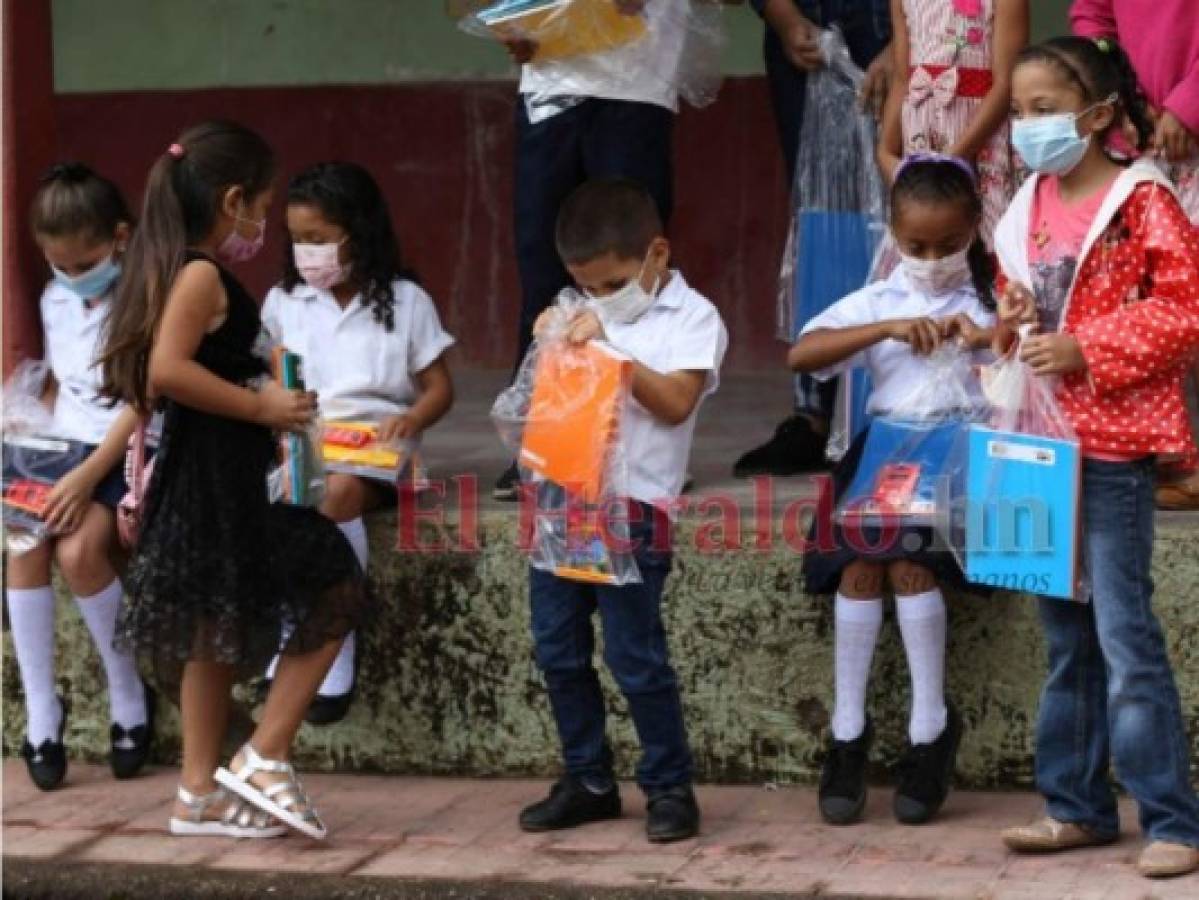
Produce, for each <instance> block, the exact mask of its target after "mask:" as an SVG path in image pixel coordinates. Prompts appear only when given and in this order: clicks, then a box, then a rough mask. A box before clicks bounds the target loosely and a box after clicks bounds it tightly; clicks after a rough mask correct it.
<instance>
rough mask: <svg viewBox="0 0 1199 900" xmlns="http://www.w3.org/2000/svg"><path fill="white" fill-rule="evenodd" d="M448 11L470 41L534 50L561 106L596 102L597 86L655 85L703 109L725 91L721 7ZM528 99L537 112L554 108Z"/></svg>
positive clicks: (685, 3)
mask: <svg viewBox="0 0 1199 900" xmlns="http://www.w3.org/2000/svg"><path fill="white" fill-rule="evenodd" d="M446 9H447V12H448V13H449V15H450V16H451V17H452V18H454V19H456V20H457V21H458V26H459V27H460V28H461V29H462V30H464V31H466V32H467V33H469V34H474V35H478V36H481V37H488V38H491V39H493V40H499V41H503V42H505V43H508V42H528V43H529V44H530V50H531V52H532V54H533V55H532V57H531V59H530V62H532V63H534V64H536V65H537V71H538V73H539V74H540V75H542V76H543V77H544V79H545V80H546V81H547V82H549V83H552V84H553V86H554V87H553V94H554V97H556V98H561V97H569V96H588V95H589V94H590V93H591V92H592V91H594V85H595V84H596V83H602V84H604V85H605V86H607V87H608V88H609V89H610V90H612V91H616V92H618V93H627V92H628V91H630V90H632V89H634V88H640V89H641V90H644V89H645V87H646V82H647V81H648V82H651V83H652V84H653V86H654V87H655V88H662V89H670V90H672V91H673V90H677V91H678V94H679V96H681V97H682V98H683V99H684V100H686V101H687V102H688V103H690V104H691V105H692V106H695V107H703V106H707V105H708V104H709V103H711V102H712V101H713V100H715V99H716V94H717V93H718V92H719V90H720V84H721V81H722V67H721V61H722V60H721V57H722V54H723V51H724V46H725V43H726V42H727V38H726V34H725V28H724V18H723V8H722V5H721V3H720V2H718V0H491V2H479V0H474V2H472V0H449V2H448V3H447V4H446ZM526 99H527V101H528V102H529V104H530V108H531V109H532V110H536V109H538V108H539V107H540V106H542V105H545V106H547V107H549V106H553V105H554V104H549V103H547V102H546V101H548V100H549V99H550V98H548V97H538V96H537V95H536V94H529V95H527V97H526ZM530 119H531V120H532V121H538V120H539V118H538V116H537V115H536V114H532V115H530Z"/></svg>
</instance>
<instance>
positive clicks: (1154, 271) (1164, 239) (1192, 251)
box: [1074, 185, 1199, 395]
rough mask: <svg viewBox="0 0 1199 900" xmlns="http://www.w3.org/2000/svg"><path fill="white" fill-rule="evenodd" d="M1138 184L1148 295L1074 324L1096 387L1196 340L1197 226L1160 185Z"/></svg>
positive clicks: (1147, 373)
mask: <svg viewBox="0 0 1199 900" xmlns="http://www.w3.org/2000/svg"><path fill="white" fill-rule="evenodd" d="M1137 191H1138V193H1141V195H1142V196H1141V198H1140V210H1139V216H1138V218H1139V219H1140V223H1139V224H1140V227H1139V228H1137V229H1135V231H1136V232H1139V234H1140V236H1141V243H1142V247H1143V250H1144V253H1145V270H1146V274H1147V275H1148V281H1149V284H1151V285H1152V296H1149V297H1146V298H1145V299H1143V300H1139V301H1137V302H1135V303H1130V304H1128V305H1125V306H1121V307H1120V308H1119V309H1117V310H1116V311H1114V312H1111V313H1108V314H1107V315H1105V316H1099V317H1097V318H1093V319H1090V320H1089V321H1087V322H1084V323H1083V324H1081V325H1080V326H1078V327H1077V328H1076V329H1074V336H1075V338H1076V339H1077V340H1078V344H1079V347H1080V349H1081V350H1082V355H1083V357H1084V358H1085V359H1086V361H1087V368H1088V369H1089V370H1090V375H1091V379H1092V383H1093V384H1094V386H1095V392H1096V393H1097V394H1100V395H1103V394H1107V393H1110V392H1112V391H1118V390H1120V389H1122V388H1126V387H1130V386H1132V385H1134V384H1138V383H1140V382H1142V381H1145V380H1146V379H1149V378H1154V377H1156V376H1157V375H1158V374H1159V373H1160V372H1161V371H1162V370H1163V369H1166V368H1169V367H1171V366H1175V365H1178V364H1179V363H1181V362H1183V361H1185V360H1187V359H1190V358H1192V356H1193V355H1194V352H1195V348H1196V347H1199V262H1197V260H1199V231H1196V230H1195V229H1194V228H1193V227H1192V226H1191V223H1190V221H1189V220H1188V219H1187V217H1186V213H1184V212H1183V211H1182V207H1180V206H1179V205H1178V201H1177V200H1175V199H1174V196H1173V194H1171V193H1169V192H1168V191H1167V190H1166V189H1165V188H1163V187H1161V186H1159V185H1151V186H1148V187H1141V188H1138V189H1137ZM1134 196H1135V195H1134Z"/></svg>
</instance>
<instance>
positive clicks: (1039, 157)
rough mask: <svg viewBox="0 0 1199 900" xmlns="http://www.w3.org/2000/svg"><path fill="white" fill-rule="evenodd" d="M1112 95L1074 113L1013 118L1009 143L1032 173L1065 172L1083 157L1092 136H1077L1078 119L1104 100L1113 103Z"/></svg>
mask: <svg viewBox="0 0 1199 900" xmlns="http://www.w3.org/2000/svg"><path fill="white" fill-rule="evenodd" d="M1116 99H1117V98H1116V96H1115V95H1114V94H1113V95H1112V96H1110V97H1108V98H1107V99H1105V100H1100V101H1099V102H1098V103H1092V104H1091V105H1090V106H1088V107H1087V108H1086V109H1084V110H1082V111H1081V112H1076V113H1059V114H1058V115H1055V116H1038V117H1037V118H1032V119H1016V120H1015V121H1014V122H1012V146H1013V147H1015V148H1016V152H1017V153H1019V154H1020V158H1021V159H1022V160H1024V164H1025V165H1026V166H1028V167H1029V168H1030V169H1032V170H1033V171H1034V172H1040V173H1041V174H1043V175H1066V174H1068V173H1069V172H1071V171H1072V170H1073V169H1074V167H1075V166H1077V165H1078V164H1079V163H1080V162H1082V158H1083V157H1084V156H1086V153H1087V147H1089V146H1091V135H1090V133H1088V134H1087V136H1086V137H1079V135H1078V126H1077V122H1078V120H1079V119H1081V118H1082V117H1083V116H1085V115H1086V114H1087V113H1089V112H1090V111H1091V110H1093V109H1094V108H1095V107H1097V106H1102V105H1103V104H1105V103H1115V102H1116Z"/></svg>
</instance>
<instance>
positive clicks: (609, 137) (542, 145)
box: [513, 97, 674, 367]
mask: <svg viewBox="0 0 1199 900" xmlns="http://www.w3.org/2000/svg"><path fill="white" fill-rule="evenodd" d="M673 133H674V113H672V112H671V111H670V110H668V109H666V108H665V107H662V106H656V105H654V104H650V103H634V102H631V101H627V100H598V99H594V98H591V99H586V100H583V101H582V102H581V103H579V104H577V105H575V106H572V107H570V108H569V109H566V110H563V111H562V112H559V113H558V114H556V115H553V116H550V118H548V119H544V120H542V121H541V122H538V123H537V124H532V123H530V122H529V117H528V114H527V113H526V110H525V103H524V98H523V97H518V98H517V100H516V188H515V190H516V194H515V197H514V201H513V205H514V212H515V236H516V262H517V267H518V268H519V271H520V284H521V310H520V331H519V335H518V341H517V342H518V346H517V353H516V366H518V367H519V366H520V363H521V360H523V359H524V356H525V352H526V351H527V350H528V349H529V343H530V341H531V340H532V335H533V323H534V322H535V321H536V320H537V317H538V316H539V315H540V314H541V312H542V310H544V309H545V308H546V307H547V306H549V305H550V304H551V303H553V301H554V298H555V297H557V296H558V292H559V291H560V290H562V288H564V287H566V286H567V285H569V284H570V275H569V274H568V273H567V271H566V268H565V267H564V266H563V265H562V260H561V259H560V258H559V257H558V249H557V247H556V245H555V243H554V226H555V225H556V223H557V220H558V209H559V208H560V207H561V206H562V201H563V200H565V199H566V198H567V196H568V195H569V194H570V192H571V191H573V190H574V189H575V188H576V187H578V186H579V185H581V184H582V183H583V182H584V181H587V180H589V179H592V178H614V177H620V178H630V179H632V180H634V181H637V182H640V183H641V184H642V185H644V186H645V188H646V190H648V191H649V192H650V194H651V195H652V196H653V198H654V201H655V202H656V203H657V204H658V210H659V212H660V213H661V215H662V221H663V222H667V221H668V220H669V219H670V212H671V206H672V203H673V183H672V179H673V166H672V160H671V153H672V139H673Z"/></svg>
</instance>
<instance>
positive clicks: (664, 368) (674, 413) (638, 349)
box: [520, 180, 728, 842]
mask: <svg viewBox="0 0 1199 900" xmlns="http://www.w3.org/2000/svg"><path fill="white" fill-rule="evenodd" d="M556 239H557V245H558V252H559V253H560V254H561V256H562V260H563V262H564V263H565V265H566V268H567V269H568V270H569V272H570V274H571V276H572V277H573V278H574V281H575V283H576V285H577V286H578V287H579V289H580V290H581V291H582V292H583V293H584V294H585V295H587V296H588V297H589V298H590V302H589V303H588V304H587V305H586V307H585V308H583V309H582V310H576V311H568V310H566V309H565V308H564V307H551V308H550V309H548V310H546V311H545V312H544V313H542V315H541V317H540V318H539V319H538V321H537V323H536V326H535V329H534V330H535V333H537V334H542V333H544V332H545V330H546V329H547V328H548V327H550V326H551V324H555V325H557V326H558V327H561V328H564V329H565V335H566V339H567V340H569V341H570V342H572V343H584V342H586V341H589V340H599V341H606V342H607V343H608V344H610V345H611V346H612V347H614V348H615V349H617V350H619V351H621V352H622V353H624V354H625V355H626V356H628V357H630V358H631V359H632V360H633V384H632V393H633V402H632V403H631V404H630V408H629V409H628V410H627V412H626V414H625V417H624V419H623V420H622V424H621V441H622V444H623V447H624V451H625V456H626V459H627V465H628V489H629V500H630V503H631V505H632V506H635V507H639V509H638V510H635V511H633V510H631V511H630V516H629V519H630V522H629V532H630V534H629V537H630V540H631V541H632V542H633V544H634V546H635V548H636V549H635V555H636V559H637V565H638V568H639V569H640V572H641V577H642V581H641V583H639V584H626V585H623V586H619V587H614V586H599V585H591V584H584V583H581V582H577V581H569V580H567V579H564V578H559V577H557V576H556V575H553V574H551V573H549V572H545V571H542V570H540V569H534V568H530V571H529V601H530V605H531V607H532V624H533V637H534V641H535V649H536V656H537V662H538V665H539V666H540V667H541V670H542V672H543V673H544V675H545V680H546V686H547V688H548V692H549V697H550V705H551V707H552V709H553V713H554V719H555V721H556V723H557V726H558V734H559V737H560V739H561V742H562V751H563V758H564V763H565V767H566V774H565V776H564V777H563V778H562V779H561V780H559V781H558V783H557V784H556V785H554V788H553V791H552V792H551V794H550V796H549V798H548V799H546V800H544V801H542V802H540V803H535V804H533V805H532V806H530V807H528V808H527V809H525V810H524V811H523V812H522V813H521V816H520V825H521V827H522V828H523V829H525V830H526V831H549V830H553V829H559V828H569V827H572V826H575V825H582V824H584V823H586V822H594V821H599V820H601V819H610V818H616V817H618V816H619V815H620V810H621V806H620V795H619V792H618V790H617V786H616V781H615V777H614V773H613V770H612V754H611V751H610V749H609V747H608V744H607V741H606V739H605V736H604V700H603V696H602V694H601V693H600V686H599V680H598V678H597V677H596V673H595V669H594V666H593V663H592V647H593V633H592V625H591V618H592V613H593V612H594V611H595V610H596V609H598V610H599V614H600V619H601V622H602V625H603V636H604V647H605V650H604V660H605V662H607V664H608V668H609V669H610V671H611V672H612V674H613V676H614V677H615V679H616V683H617V685H618V686H619V687H620V689H621V691H622V692H623V693H624V695H625V698H626V699H627V701H628V705H629V712H630V714H631V716H632V719H633V723H634V725H635V726H636V728H637V734H638V737H639V738H640V741H641V747H642V758H641V761H640V763H639V764H638V766H637V782H638V784H639V785H640V786H641V788H642V790H643V791H644V792H645V793H646V795H647V797H648V821H647V825H646V831H647V836H648V838H649V839H650V840H651V841H655V842H666V841H676V840H682V839H684V838H688V837H691V836H693V835H694V834H695V833H696V832H697V831H698V828H699V808H698V806H697V805H696V802H695V796H694V794H693V792H692V789H691V776H692V760H691V751H690V749H689V748H688V745H687V733H686V729H685V727H684V724H683V711H682V704H681V699H680V696H679V688H678V685H677V683H676V680H675V674H674V670H673V669H672V668H671V665H670V661H669V654H668V652H667V646H666V635H665V632H664V630H663V626H662V617H661V611H660V607H661V602H662V589H663V586H664V584H665V582H666V577H667V575H668V574H669V573H670V568H671V551H670V544H669V517H670V515H671V511H672V508H673V506H674V501H675V500H676V499H677V498H678V496H679V494H680V492H681V490H682V486H683V478H684V470H685V468H686V465H687V457H688V455H689V453H690V450H691V438H692V434H693V433H694V430H695V420H696V416H697V414H698V411H699V406H700V403H701V402H702V401H703V399H704V398H705V397H707V396H708V395H710V394H711V393H713V392H714V391H715V390H716V386H717V382H718V373H719V370H720V363H721V360H722V359H723V357H724V352H725V349H726V347H727V345H728V335H727V333H726V331H725V328H724V323H723V322H722V321H721V319H720V314H719V312H717V310H716V308H715V307H714V306H713V305H712V304H711V303H710V302H709V301H708V300H706V299H705V298H704V297H702V296H700V294H698V293H697V292H696V291H694V290H693V289H692V288H690V287H689V286H688V285H687V283H686V281H685V280H684V279H683V276H682V273H680V272H679V271H678V270H674V269H670V268H669V262H670V244H669V242H668V241H667V240H666V238H665V237H663V235H662V220H661V218H660V217H659V215H658V211H657V209H656V207H655V205H654V202H653V199H652V198H651V196H650V194H649V192H648V191H647V190H646V189H645V188H643V187H641V186H640V185H638V184H636V183H634V182H631V181H626V180H604V181H591V182H588V183H586V184H584V185H583V186H582V187H580V188H578V189H577V190H576V191H575V192H574V193H573V194H571V195H570V197H568V198H567V199H566V201H565V202H564V203H563V205H562V211H561V213H560V215H559V217H558V223H557V230H556ZM555 319H556V320H557V321H556V322H555Z"/></svg>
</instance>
